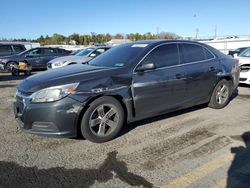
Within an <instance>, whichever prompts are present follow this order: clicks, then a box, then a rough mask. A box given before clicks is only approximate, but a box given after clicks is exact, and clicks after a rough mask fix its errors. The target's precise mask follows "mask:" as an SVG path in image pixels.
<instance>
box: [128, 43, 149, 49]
mask: <svg viewBox="0 0 250 188" xmlns="http://www.w3.org/2000/svg"><path fill="white" fill-rule="evenodd" d="M147 46H148V44H134V45H133V46H131V47H132V48H145V47H147Z"/></svg>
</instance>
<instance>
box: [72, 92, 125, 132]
mask: <svg viewBox="0 0 250 188" xmlns="http://www.w3.org/2000/svg"><path fill="white" fill-rule="evenodd" d="M101 97H113V98H114V99H115V100H117V101H118V102H119V103H120V104H121V106H122V108H123V110H124V116H125V120H126V122H127V121H128V117H129V109H128V106H127V105H126V104H125V102H124V100H123V99H124V98H123V97H122V96H121V95H118V94H107V95H105V94H101V95H97V96H94V97H91V98H90V99H89V100H88V101H87V102H86V103H85V104H84V106H83V108H82V109H81V110H80V112H79V115H78V118H77V122H76V127H77V135H78V136H82V135H81V121H82V118H83V116H84V113H85V112H86V110H87V109H88V108H89V105H90V104H91V103H92V102H93V101H95V100H96V99H98V98H101Z"/></svg>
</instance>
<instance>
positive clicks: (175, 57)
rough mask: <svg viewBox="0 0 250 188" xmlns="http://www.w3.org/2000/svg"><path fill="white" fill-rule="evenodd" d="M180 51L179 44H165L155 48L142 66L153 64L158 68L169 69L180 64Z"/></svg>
mask: <svg viewBox="0 0 250 188" xmlns="http://www.w3.org/2000/svg"><path fill="white" fill-rule="evenodd" d="M179 60H180V57H179V50H178V46H177V44H165V45H162V46H159V47H157V48H155V49H154V50H153V51H152V52H150V54H149V55H147V57H146V58H145V59H144V60H143V62H142V64H150V63H153V64H154V65H155V67H156V68H161V67H169V66H174V65H178V64H179Z"/></svg>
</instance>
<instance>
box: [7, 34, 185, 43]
mask: <svg viewBox="0 0 250 188" xmlns="http://www.w3.org/2000/svg"><path fill="white" fill-rule="evenodd" d="M181 38H182V37H181V36H178V35H176V34H174V33H170V32H161V33H159V34H152V33H150V32H148V33H145V34H140V33H130V34H121V33H118V34H115V35H111V34H109V33H107V34H96V33H91V34H90V35H80V34H77V33H74V34H72V35H69V36H64V35H61V34H58V33H55V34H53V35H52V36H48V35H46V36H43V35H41V36H40V37H39V38H37V39H35V40H26V39H11V41H32V42H39V43H40V44H41V45H51V44H75V45H89V44H93V43H106V42H108V41H110V40H111V39H129V40H131V41H136V40H151V39H181ZM5 41H6V40H5Z"/></svg>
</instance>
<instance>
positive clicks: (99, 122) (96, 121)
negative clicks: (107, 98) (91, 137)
mask: <svg viewBox="0 0 250 188" xmlns="http://www.w3.org/2000/svg"><path fill="white" fill-rule="evenodd" d="M118 122H119V114H118V111H117V109H116V107H115V106H114V105H112V104H103V105H100V106H98V107H97V108H96V109H95V110H94V111H93V112H92V114H91V116H90V119H89V127H90V130H91V132H92V133H93V134H95V135H96V136H98V137H105V136H108V135H110V134H111V133H112V132H113V131H114V130H115V129H116V127H117V126H118Z"/></svg>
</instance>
